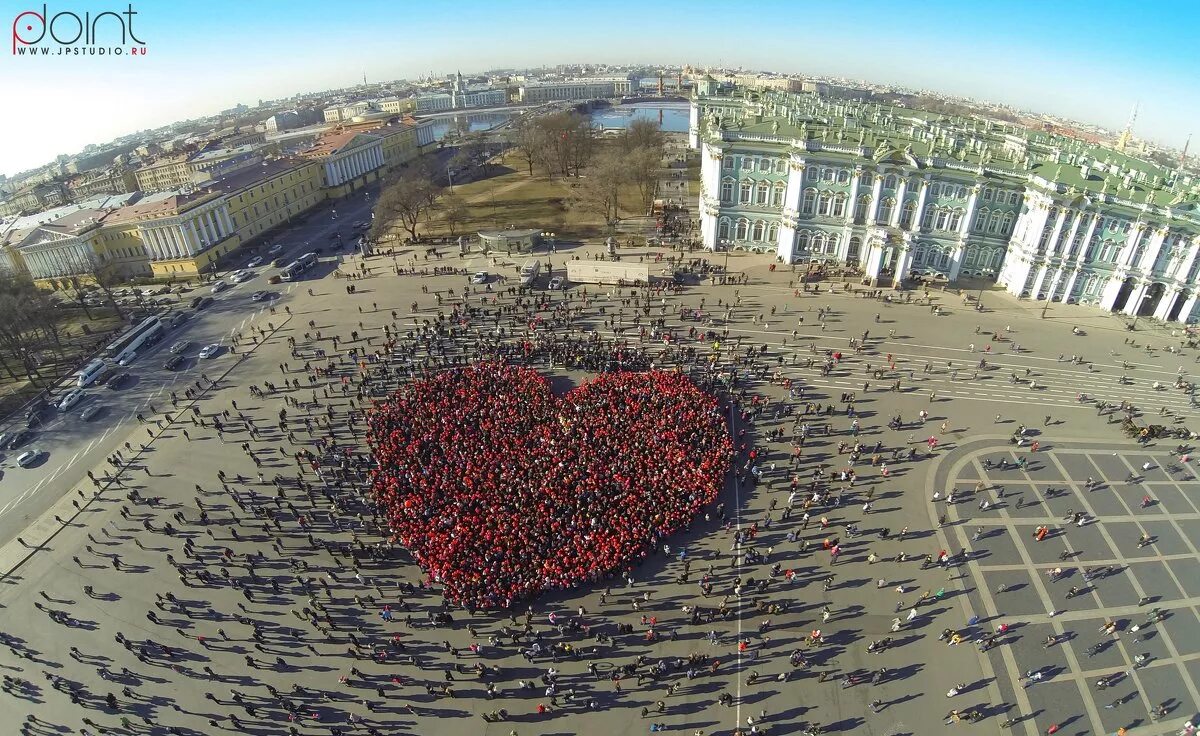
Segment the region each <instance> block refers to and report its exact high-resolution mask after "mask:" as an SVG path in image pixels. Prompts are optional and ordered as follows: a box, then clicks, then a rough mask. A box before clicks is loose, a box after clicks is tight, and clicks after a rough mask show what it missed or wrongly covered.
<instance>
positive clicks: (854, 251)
mask: <svg viewBox="0 0 1200 736" xmlns="http://www.w3.org/2000/svg"><path fill="white" fill-rule="evenodd" d="M861 250H862V238H859V237H853V238H850V247H849V248H848V249H847V250H846V260H847V261H849V260H853V259H857V258H858V254H859V252H860V251H861Z"/></svg>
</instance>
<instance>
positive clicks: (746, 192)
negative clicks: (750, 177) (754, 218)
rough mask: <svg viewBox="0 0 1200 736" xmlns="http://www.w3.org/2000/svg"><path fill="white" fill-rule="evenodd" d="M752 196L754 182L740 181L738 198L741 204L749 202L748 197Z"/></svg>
mask: <svg viewBox="0 0 1200 736" xmlns="http://www.w3.org/2000/svg"><path fill="white" fill-rule="evenodd" d="M752 196H754V184H753V183H751V182H748V181H744V182H742V192H741V197H740V198H739V199H738V201H739V202H741V203H742V204H750V198H751V197H752Z"/></svg>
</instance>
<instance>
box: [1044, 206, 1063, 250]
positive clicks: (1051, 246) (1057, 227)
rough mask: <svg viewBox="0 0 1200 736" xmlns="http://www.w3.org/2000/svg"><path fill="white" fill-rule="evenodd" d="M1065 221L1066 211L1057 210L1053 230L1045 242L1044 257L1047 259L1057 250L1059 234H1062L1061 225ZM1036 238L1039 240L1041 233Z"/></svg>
mask: <svg viewBox="0 0 1200 736" xmlns="http://www.w3.org/2000/svg"><path fill="white" fill-rule="evenodd" d="M1066 221H1067V210H1065V209H1064V210H1059V212H1058V217H1057V218H1056V219H1055V220H1054V229H1053V230H1052V231H1051V232H1050V240H1048V241H1047V242H1046V254H1045V255H1046V256H1047V257H1049V256H1052V255H1054V253H1055V251H1056V250H1057V249H1058V248H1057V246H1058V236H1059V234H1060V233H1062V229H1063V224H1065V223H1066ZM1038 237H1039V238H1040V237H1041V233H1038ZM1038 255H1041V254H1040V253H1039V254H1038Z"/></svg>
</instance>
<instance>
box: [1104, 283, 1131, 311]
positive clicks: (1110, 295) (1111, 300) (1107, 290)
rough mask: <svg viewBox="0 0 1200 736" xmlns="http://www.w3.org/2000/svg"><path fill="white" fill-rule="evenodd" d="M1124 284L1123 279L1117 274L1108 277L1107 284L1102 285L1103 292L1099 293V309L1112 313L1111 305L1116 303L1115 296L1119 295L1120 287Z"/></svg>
mask: <svg viewBox="0 0 1200 736" xmlns="http://www.w3.org/2000/svg"><path fill="white" fill-rule="evenodd" d="M1124 283H1125V277H1124V276H1120V275H1118V274H1113V275H1112V276H1110V277H1109V279H1108V283H1107V284H1105V285H1104V290H1103V291H1102V292H1100V308H1101V309H1107V310H1108V311H1110V312H1111V311H1112V308H1113V305H1114V304H1116V303H1117V295H1118V294H1119V293H1121V286H1122V285H1123V284H1124Z"/></svg>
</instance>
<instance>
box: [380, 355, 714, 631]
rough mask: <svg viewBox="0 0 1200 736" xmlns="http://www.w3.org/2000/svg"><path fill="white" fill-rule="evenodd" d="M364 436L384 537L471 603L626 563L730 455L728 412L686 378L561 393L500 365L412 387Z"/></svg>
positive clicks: (695, 508) (562, 583) (676, 517)
mask: <svg viewBox="0 0 1200 736" xmlns="http://www.w3.org/2000/svg"><path fill="white" fill-rule="evenodd" d="M368 441H369V443H370V445H371V448H372V451H373V452H374V454H375V459H376V461H377V464H376V469H375V471H374V473H373V476H372V479H371V493H372V494H373V498H374V499H375V501H376V503H377V504H378V505H379V508H380V510H381V511H382V513H383V514H384V515H385V518H386V519H387V521H388V523H389V524H390V526H391V530H392V533H393V535H394V536H393V540H394V541H396V542H398V543H400V544H402V545H404V546H405V547H406V548H408V550H409V551H410V552H411V553H412V554H413V556H414V558H415V559H416V561H417V563H418V564H419V565H420V566H421V568H422V569H423V570H424V571H425V572H426V574H427V575H428V576H429V580H430V582H432V583H436V584H438V585H440V586H441V587H442V592H443V595H444V596H445V597H446V598H447V599H448V600H450V601H452V602H454V603H458V604H461V605H463V606H466V607H468V608H471V609H476V608H479V609H491V608H507V607H509V606H511V605H513V604H514V603H515V602H517V601H520V600H523V599H528V598H532V597H534V596H536V595H538V594H539V593H541V592H543V591H546V590H556V589H566V588H571V587H574V586H577V585H582V584H586V583H591V582H595V581H598V580H602V579H603V578H605V577H607V576H609V575H610V574H614V573H620V572H624V571H626V570H630V569H631V568H632V567H633V565H634V564H635V563H636V562H637V561H638V560H639V559H641V558H644V557H645V556H646V555H647V554H649V552H650V550H651V549H652V548H653V547H654V546H655V545H656V543H657V541H658V540H660V539H662V538H664V537H666V536H668V535H670V534H672V533H673V532H675V531H677V530H679V529H681V528H684V527H686V526H687V525H688V524H689V523H690V522H691V520H692V519H693V518H694V517H695V516H696V514H697V513H698V512H699V511H700V510H701V509H702V508H703V507H704V506H705V505H706V504H708V503H711V502H712V501H713V500H714V499H716V497H717V495H718V494H719V492H720V490H721V486H722V484H723V482H724V478H725V473H726V471H727V469H728V468H729V464H730V460H731V458H732V442H731V440H730V436H729V431H728V428H727V425H726V421H725V416H724V412H723V411H722V409H721V407H720V405H719V404H718V402H717V400H716V398H715V397H713V396H712V395H710V394H707V393H705V392H704V391H701V390H700V389H699V388H698V387H696V385H695V384H693V383H692V382H691V381H690V380H689V379H688V378H687V377H686V376H683V375H681V374H677V373H667V372H662V371H648V372H642V373H605V374H601V375H599V376H597V377H596V378H595V379H594V380H592V381H591V382H589V383H587V384H584V385H582V386H579V387H578V388H575V389H573V390H572V391H570V392H568V393H567V394H566V395H564V396H562V397H558V396H555V395H554V393H553V391H552V390H551V386H550V382H549V381H548V380H547V379H546V377H544V376H542V375H541V374H539V373H537V372H536V371H534V370H531V369H528V368H521V367H516V366H510V365H504V364H499V363H476V364H473V365H469V366H466V367H463V368H459V369H455V370H449V371H444V372H440V373H433V374H428V375H426V376H424V377H421V378H418V379H416V380H414V381H412V382H410V383H409V384H407V385H406V386H404V387H402V388H401V389H400V390H399V391H398V392H397V393H396V394H395V395H394V396H392V397H391V398H390V399H389V400H387V401H384V402H380V403H379V404H378V405H377V406H376V407H375V410H374V411H373V412H372V414H371V416H370V418H369V429H368Z"/></svg>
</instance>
